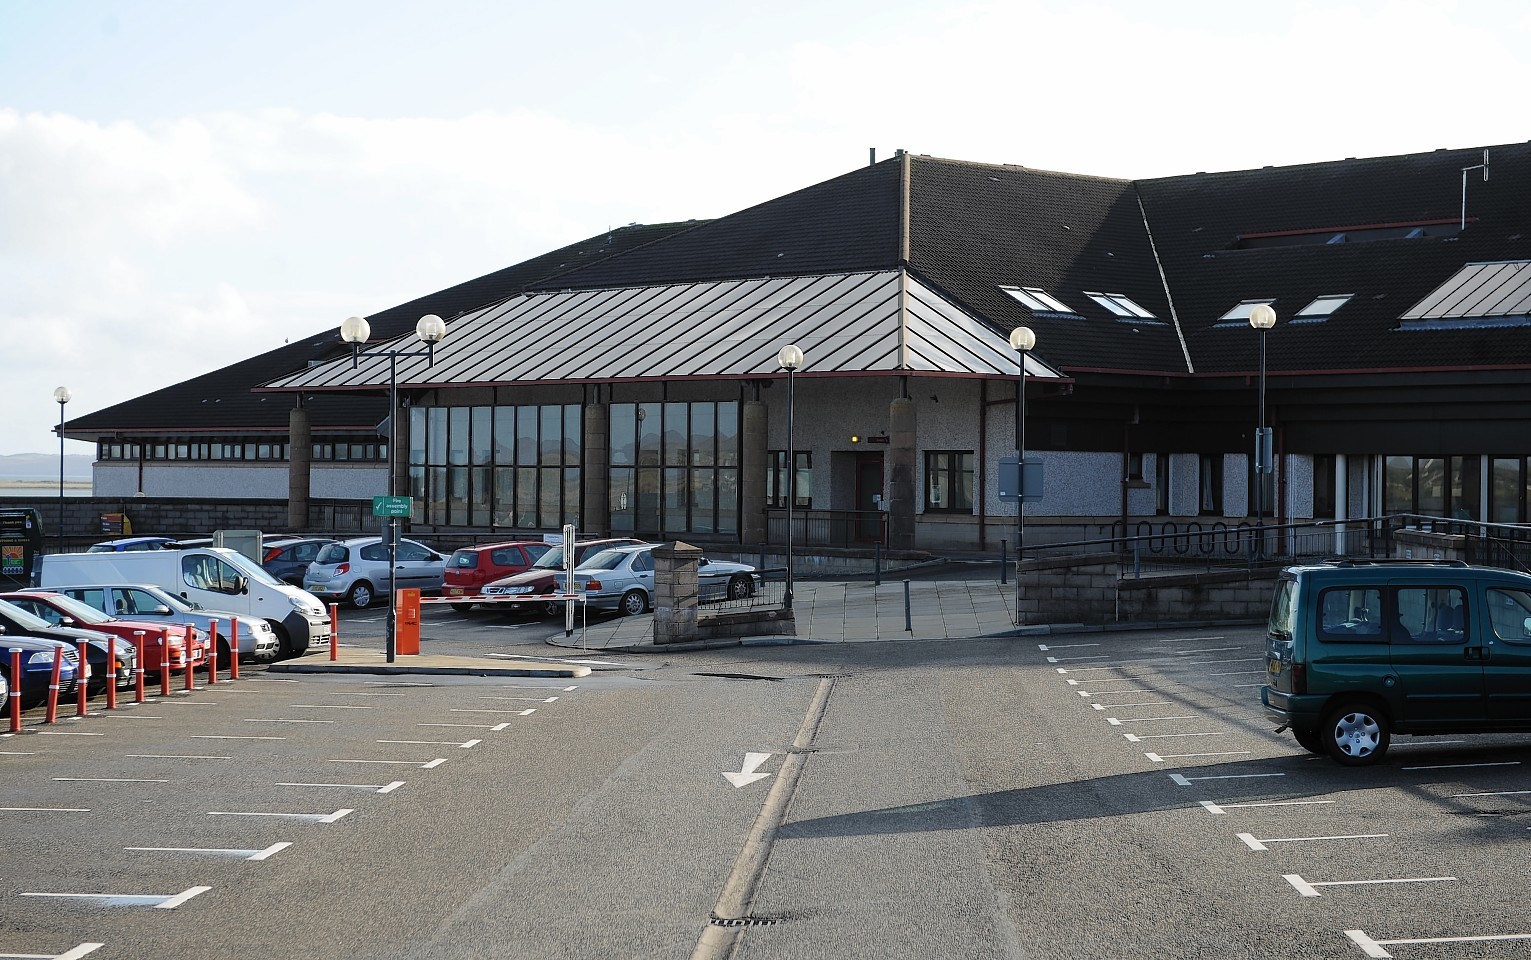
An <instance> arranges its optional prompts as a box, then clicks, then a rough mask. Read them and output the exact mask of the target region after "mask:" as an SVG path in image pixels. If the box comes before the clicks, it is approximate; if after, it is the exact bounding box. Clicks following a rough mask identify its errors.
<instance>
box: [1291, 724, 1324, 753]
mask: <svg viewBox="0 0 1531 960" xmlns="http://www.w3.org/2000/svg"><path fill="white" fill-rule="evenodd" d="M1292 736H1293V737H1295V738H1296V739H1297V745H1298V746H1300V747H1302V748H1303V749H1304V750H1306V751H1308V752H1309V753H1323V752H1324V738H1323V737H1322V736H1320V735H1319V732H1318V731H1317V730H1298V729H1297V728H1296V727H1293V728H1292Z"/></svg>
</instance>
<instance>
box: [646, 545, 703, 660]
mask: <svg viewBox="0 0 1531 960" xmlns="http://www.w3.org/2000/svg"><path fill="white" fill-rule="evenodd" d="M701 562H702V548H701V547H693V546H692V545H691V544H689V543H681V542H680V541H679V540H677V541H675V542H674V543H661V544H660V545H659V546H657V547H655V548H654V642H655V643H684V642H685V641H687V640H695V639H696V638H697V637H698V635H699V634H698V631H697V623H696V615H697V609H698V606H699V605H700V602H701V599H700V594H699V591H698V588H697V582H698V575H699V571H700V569H701Z"/></svg>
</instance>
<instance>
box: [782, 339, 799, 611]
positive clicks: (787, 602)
mask: <svg viewBox="0 0 1531 960" xmlns="http://www.w3.org/2000/svg"><path fill="white" fill-rule="evenodd" d="M776 364H777V366H779V367H781V368H782V369H783V370H785V371H787V589H786V592H785V593H784V594H783V595H782V606H784V607H786V608H787V609H788V610H791V609H792V508H793V507H794V506H796V505H797V448H796V447H795V446H794V445H793V442H792V421H793V419H794V418H795V415H796V411H795V410H794V409H793V400H794V398H793V395H792V394H793V388H792V375H793V374H794V373H796V372H797V368H798V367H801V366H802V365H803V351H801V350H799V349H798V348H797V347H795V346H793V345H792V344H790V343H789V344H787V345H786V346H785V347H782V348H781V352H780V353H778V354H777V355H776Z"/></svg>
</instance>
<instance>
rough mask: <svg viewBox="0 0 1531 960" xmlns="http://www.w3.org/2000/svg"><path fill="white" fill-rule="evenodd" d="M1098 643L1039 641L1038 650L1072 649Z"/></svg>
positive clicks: (1094, 645) (1092, 645) (1095, 645)
mask: <svg viewBox="0 0 1531 960" xmlns="http://www.w3.org/2000/svg"><path fill="white" fill-rule="evenodd" d="M1098 646H1100V644H1098V643H1039V644H1037V649H1038V650H1044V651H1045V650H1073V649H1075V648H1077V647H1098Z"/></svg>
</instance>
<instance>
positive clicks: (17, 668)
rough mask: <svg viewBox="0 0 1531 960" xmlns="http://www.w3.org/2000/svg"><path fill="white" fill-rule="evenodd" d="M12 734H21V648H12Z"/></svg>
mask: <svg viewBox="0 0 1531 960" xmlns="http://www.w3.org/2000/svg"><path fill="white" fill-rule="evenodd" d="M10 701H11V732H12V733H20V732H21V648H20V647H12V648H11V696H10Z"/></svg>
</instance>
